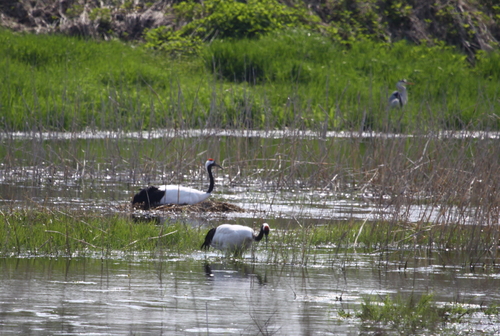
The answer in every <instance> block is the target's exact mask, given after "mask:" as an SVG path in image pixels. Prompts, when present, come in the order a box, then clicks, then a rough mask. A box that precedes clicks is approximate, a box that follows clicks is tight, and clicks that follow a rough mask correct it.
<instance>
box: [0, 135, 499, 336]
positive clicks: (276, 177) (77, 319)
mask: <svg viewBox="0 0 500 336" xmlns="http://www.w3.org/2000/svg"><path fill="white" fill-rule="evenodd" d="M436 137H439V138H443V139H448V141H450V144H447V146H449V147H450V153H454V152H456V151H459V150H460V148H461V146H463V143H462V142H460V140H461V139H464V138H467V139H468V138H472V139H474V141H476V140H477V139H480V140H481V139H488V141H490V140H491V141H493V142H491V143H489V144H488V146H492V147H497V144H496V143H495V142H494V141H496V140H497V139H498V135H497V134H489V133H471V134H463V133H451V134H441V135H438V136H436ZM0 138H1V140H2V142H1V145H0V156H1V157H2V158H3V160H2V162H1V163H0V209H2V210H10V209H16V208H21V209H23V208H29V209H32V208H39V209H44V208H48V209H62V210H75V211H89V212H93V213H95V212H98V213H102V214H103V217H104V216H106V215H108V214H110V213H123V214H125V215H127V216H128V215H130V214H131V213H130V212H129V210H127V207H126V205H127V204H129V202H130V199H131V197H132V195H133V194H134V193H135V192H136V191H137V190H138V189H140V188H142V187H144V186H146V185H148V184H166V183H182V184H184V185H189V186H192V187H195V188H198V189H204V188H206V186H207V181H206V176H205V173H204V172H203V170H202V169H201V166H202V163H203V162H204V160H205V159H206V157H207V156H211V157H215V158H218V161H219V163H221V164H222V165H223V166H224V168H225V169H224V170H221V171H216V173H215V175H216V189H215V192H214V195H213V196H212V197H213V198H215V199H218V200H220V201H225V202H228V203H232V204H235V205H238V206H240V207H242V208H244V209H245V210H246V211H245V212H241V213H224V214H203V215H200V214H189V215H181V216H180V218H181V219H183V220H186V221H188V222H190V223H192V225H214V226H215V225H218V224H221V223H224V222H230V223H241V224H245V225H250V226H252V227H257V226H258V224H259V223H261V222H262V221H263V220H271V221H272V223H273V228H276V229H280V228H286V227H290V226H297V225H303V226H307V225H322V224H325V223H329V222H332V221H338V220H348V219H352V218H355V219H361V220H402V221H409V222H421V221H425V222H439V221H440V220H443V218H445V219H446V220H447V221H449V222H454V221H455V220H456V222H458V223H463V224H468V223H477V221H478V220H484V217H482V213H481V212H478V211H475V209H463V208H460V209H458V208H455V207H450V206H448V207H446V208H441V207H436V206H430V207H429V206H428V205H427V203H426V202H425V199H424V201H422V200H420V199H417V200H416V201H415V202H411V203H409V204H407V205H405V206H404V207H401V206H399V207H398V206H397V204H394V203H393V202H391V199H389V198H387V199H385V198H384V197H385V195H379V194H377V193H376V191H372V190H369V189H364V186H362V185H358V184H357V183H356V181H355V179H356V178H357V176H356V173H355V172H356V171H357V170H358V169H359V167H363V166H364V165H366V164H367V161H366V160H367V158H370V157H371V156H372V155H373V153H372V152H370V147H376V146H375V145H374V144H373V143H372V141H378V140H377V139H384V141H400V139H407V140H408V139H409V140H408V141H409V145H408V146H411V145H412V144H413V143H412V142H411V141H413V140H412V137H410V136H403V135H383V134H372V133H349V134H348V133H333V132H329V133H326V134H322V135H318V134H316V133H314V132H298V131H290V132H278V131H272V132H254V131H251V132H250V131H248V132H233V131H204V132H198V131H190V132H174V131H157V132H156V131H155V132H142V133H138V132H131V133H123V132H116V133H115V132H83V133H71V134H66V133H30V134H18V133H16V134H6V133H2V134H1V137H0ZM450 139H451V140H450ZM456 139H459V140H456ZM405 141H406V140H405ZM454 141H458V142H457V143H456V144H455V142H454ZM454 146H456V148H455V147H454ZM365 152H366V153H368V154H366V155H364V153H365ZM351 153H354V154H352V155H351ZM374 153H376V151H375V150H374ZM492 153H493V154H492V155H494V153H495V152H492ZM418 155H420V154H418ZM417 158H418V156H417ZM390 159H392V158H388V160H390ZM346 171H347V173H345V172H346ZM342 174H344V180H342V181H341V182H339V181H338V180H339V179H340V178H339V176H340V175H342ZM351 178H352V181H351ZM325 181H326V182H325ZM138 213H139V215H141V212H140V211H139V212H138ZM104 218H105V217H104ZM478 218H479V219H478ZM265 253H266V251H265V248H264V247H263V246H261V247H259V250H258V253H257V259H256V260H254V259H251V258H250V257H249V256H247V258H246V259H244V260H240V261H233V260H227V259H223V258H221V257H220V256H219V255H217V254H216V253H212V252H211V253H209V254H208V255H205V254H194V255H189V256H171V255H160V256H159V255H149V254H132V255H130V254H122V253H118V252H117V253H115V254H113V255H112V256H111V257H107V259H104V260H102V259H101V258H100V256H95V255H93V256H88V257H86V258H83V257H82V258H80V257H79V258H49V257H37V258H30V257H23V256H14V257H6V258H3V259H0V333H1V334H14V333H16V334H23V335H49V334H50V335H71V334H82V333H85V334H95V335H101V334H102V335H109V334H152V335H157V334H165V335H207V334H211V335H218V334H235V335H255V334H263V335H272V334H277V335H325V334H332V335H333V334H334V335H359V334H364V335H375V334H377V333H382V334H385V333H389V334H391V333H392V334H398V333H397V332H396V331H394V330H391V329H388V328H384V327H381V326H374V325H370V324H366V323H363V322H362V321H360V319H359V318H357V317H355V316H354V313H355V312H356V311H357V310H359V309H360V305H361V303H362V302H363V299H364V298H366V297H370V296H373V295H375V296H376V297H379V298H383V297H384V296H385V295H386V294H396V293H401V294H403V295H410V294H411V293H416V294H417V295H420V294H427V293H434V295H435V299H436V301H437V302H438V304H440V305H446V304H452V303H460V304H463V305H464V306H468V307H476V308H477V307H480V306H481V305H483V306H490V305H498V303H499V302H500V294H499V292H498V288H499V285H500V276H499V274H500V269H498V268H497V267H495V266H494V265H496V263H495V260H494V259H492V260H490V262H489V264H488V265H493V266H489V267H488V268H486V269H483V268H481V267H478V268H476V269H471V268H470V267H465V266H464V265H463V260H464V258H458V257H457V256H454V255H453V253H444V252H440V253H436V254H434V255H432V256H422V257H421V258H418V257H415V258H414V259H411V260H407V259H405V260H400V259H399V257H398V254H397V253H396V252H390V251H385V252H380V253H375V254H373V255H367V254H363V253H350V254H342V255H338V254H337V253H336V252H335V251H332V250H330V249H329V248H325V252H324V254H321V253H320V254H315V255H314V256H311V257H310V259H309V260H310V262H309V263H308V264H307V265H291V264H288V265H276V264H267V263H265V262H263V261H264V260H266V258H265ZM413 255H417V256H418V255H419V253H418V252H416V253H414V254H413ZM443 260H446V262H445V263H444V262H443ZM471 262H473V261H471ZM443 264H445V265H446V266H443ZM343 311H345V312H347V313H351V316H350V317H345V316H344V315H343V314H342V312H343ZM445 328H446V329H447V331H448V334H467V333H468V334H474V333H482V334H487V335H495V334H499V333H500V322H499V321H498V317H497V316H496V315H494V316H486V315H485V314H480V313H479V314H476V315H474V316H467V317H466V318H465V319H464V321H462V323H459V324H457V325H447V326H446V327H445ZM450 329H452V331H450ZM423 333H425V332H423Z"/></svg>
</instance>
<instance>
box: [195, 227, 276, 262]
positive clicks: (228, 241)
mask: <svg viewBox="0 0 500 336" xmlns="http://www.w3.org/2000/svg"><path fill="white" fill-rule="evenodd" d="M269 231H271V228H270V227H269V224H267V223H264V224H262V226H261V227H260V231H259V233H258V234H255V233H254V231H253V229H252V228H249V227H248V226H243V225H232V224H222V225H219V226H218V227H216V228H213V229H210V231H208V233H207V236H206V237H205V242H204V243H203V244H202V245H201V249H206V250H208V248H209V247H210V246H212V247H214V248H216V249H219V250H222V251H224V252H226V254H230V253H234V255H235V256H241V255H242V254H243V252H244V251H245V250H247V249H248V248H250V246H251V245H252V243H253V242H254V241H260V240H262V237H264V236H265V237H266V242H267V235H268V234H269Z"/></svg>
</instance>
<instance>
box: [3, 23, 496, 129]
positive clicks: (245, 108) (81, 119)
mask: <svg viewBox="0 0 500 336" xmlns="http://www.w3.org/2000/svg"><path fill="white" fill-rule="evenodd" d="M0 42H1V43H0V56H1V57H0V73H1V74H2V77H3V78H4V80H3V81H2V82H1V83H0V92H1V96H0V109H1V110H2V119H1V126H2V128H3V129H5V130H33V129H36V130H38V129H52V130H67V131H76V130H81V129H85V128H92V129H134V130H135V129H152V128H164V127H177V128H200V127H216V128H221V127H222V128H227V127H231V128H233V127H235V128H241V127H244V128H261V129H273V128H282V127H300V128H311V129H324V128H325V127H326V128H328V129H336V130H346V129H347V130H359V129H363V128H365V129H366V128H369V129H372V130H377V131H386V130H389V131H405V132H419V131H429V130H436V129H481V130H498V129H499V126H500V123H499V121H498V117H497V114H496V111H497V110H498V105H499V102H498V99H499V97H500V87H499V86H498V80H499V79H500V66H498V64H500V62H499V59H500V54H499V53H498V52H492V53H489V54H486V53H482V54H480V55H479V56H478V61H477V64H476V65H475V66H471V65H470V64H469V63H468V62H467V60H466V56H465V55H463V54H461V53H459V52H457V51H454V50H453V49H451V48H450V47H444V46H435V47H426V46H424V45H420V46H415V45H412V44H409V43H405V42H399V43H395V44H392V45H386V44H380V43H379V44H376V43H374V42H367V41H358V42H353V44H352V46H351V47H349V48H347V47H342V46H340V45H337V44H334V43H332V42H331V41H330V40H328V39H326V38H324V37H322V36H320V35H315V34H313V33H310V32H306V31H293V30H290V31H282V32H280V33H279V34H271V35H267V36H265V37H263V38H262V39H260V40H245V39H243V40H238V41H230V40H224V41H216V42H214V43H212V44H211V45H205V46H203V50H202V52H201V53H200V54H199V55H200V56H192V57H189V58H176V59H172V58H168V57H167V56H165V55H163V54H159V53H157V52H154V51H152V50H148V49H145V48H143V47H142V46H132V45H126V44H123V43H120V42H95V41H90V40H83V39H78V38H69V37H63V36H48V35H45V36H36V35H24V34H14V33H11V32H9V31H5V30H1V31H0ZM400 78H407V79H409V80H411V81H413V82H414V83H415V85H414V86H413V87H411V88H410V94H409V95H410V101H409V104H408V105H407V107H406V108H405V110H404V111H388V110H387V106H386V101H387V97H388V95H389V94H390V93H391V92H392V91H393V90H394V88H395V87H394V86H395V82H396V81H397V80H398V79H400Z"/></svg>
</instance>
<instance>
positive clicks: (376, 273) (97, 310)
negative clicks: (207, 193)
mask: <svg viewBox="0 0 500 336" xmlns="http://www.w3.org/2000/svg"><path fill="white" fill-rule="evenodd" d="M330 258H331V256H326V260H325V264H330V266H327V267H324V266H313V267H294V266H291V265H263V264H261V263H254V262H252V261H251V260H226V259H221V260H217V259H209V260H206V259H204V257H203V256H201V255H200V258H199V259H197V258H196V257H195V258H194V259H193V258H191V257H189V258H187V257H186V258H175V259H174V258H167V257H160V258H158V259H153V258H151V257H150V256H149V255H136V256H135V257H133V258H130V257H128V258H123V257H122V258H120V257H115V258H112V259H105V260H99V259H94V258H75V259H67V258H36V259H30V258H4V259H2V260H1V261H0V271H1V272H0V321H2V322H1V323H0V333H2V334H13V333H21V334H23V335H34V334H65V335H67V334H80V333H86V334H89V333H91V334H110V333H112V334H123V333H130V334H148V333H151V334H155V335H157V334H165V335H186V334H204V335H205V334H207V332H208V333H209V334H222V333H224V334H237V335H254V334H258V333H259V332H260V333H264V334H265V333H268V334H273V333H277V334H280V335H312V334H322V335H324V334H327V335H328V334H332V335H333V334H335V335H338V334H343V335H358V334H359V333H360V331H363V333H365V334H373V332H375V331H374V329H370V328H368V329H366V328H367V327H366V325H365V326H364V325H363V324H362V323H361V321H360V320H359V319H357V318H355V317H354V316H352V317H350V318H345V317H341V316H340V315H339V312H340V311H346V312H351V313H354V312H355V310H357V309H359V305H360V303H361V302H362V298H363V297H366V296H370V295H377V296H379V297H383V296H385V295H386V294H388V293H393V294H394V293H402V294H408V295H409V294H410V293H417V294H418V293H429V292H430V293H436V300H437V301H438V302H442V303H451V302H463V303H466V304H476V305H481V304H483V305H486V304H491V303H496V302H499V301H500V294H499V293H498V287H499V285H500V277H498V275H497V274H492V273H484V272H483V273H473V274H471V273H468V270H464V269H461V268H444V267H439V266H434V265H426V263H422V262H421V261H418V260H417V261H412V262H411V263H410V265H409V267H408V268H407V269H406V271H402V270H401V269H400V268H399V267H397V266H396V264H392V263H388V264H387V263H381V262H380V259H379V258H378V257H377V256H368V255H349V256H344V257H342V256H337V260H334V261H332V260H330ZM377 265H379V266H377ZM466 326H467V328H469V330H474V328H476V327H477V328H483V327H484V325H481V324H478V322H477V321H476V322H475V321H468V322H467V325H466ZM495 328H496V329H495ZM499 328H500V324H498V321H497V322H495V323H493V324H490V325H489V326H488V328H485V330H486V331H485V332H484V334H491V335H493V334H494V333H493V332H489V331H492V330H496V331H498V330H499ZM488 330H489V331H488Z"/></svg>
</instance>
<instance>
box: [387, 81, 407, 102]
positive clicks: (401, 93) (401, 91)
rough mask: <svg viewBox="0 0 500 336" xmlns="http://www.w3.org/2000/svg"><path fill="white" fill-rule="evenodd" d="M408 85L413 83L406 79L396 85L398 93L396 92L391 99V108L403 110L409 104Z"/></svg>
mask: <svg viewBox="0 0 500 336" xmlns="http://www.w3.org/2000/svg"><path fill="white" fill-rule="evenodd" d="M406 85H413V83H410V82H408V81H407V80H406V79H401V80H400V81H398V82H397V83H396V88H397V91H394V92H393V93H392V94H391V96H390V97H389V107H399V108H403V106H405V105H406V103H408V93H407V92H406Z"/></svg>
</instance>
